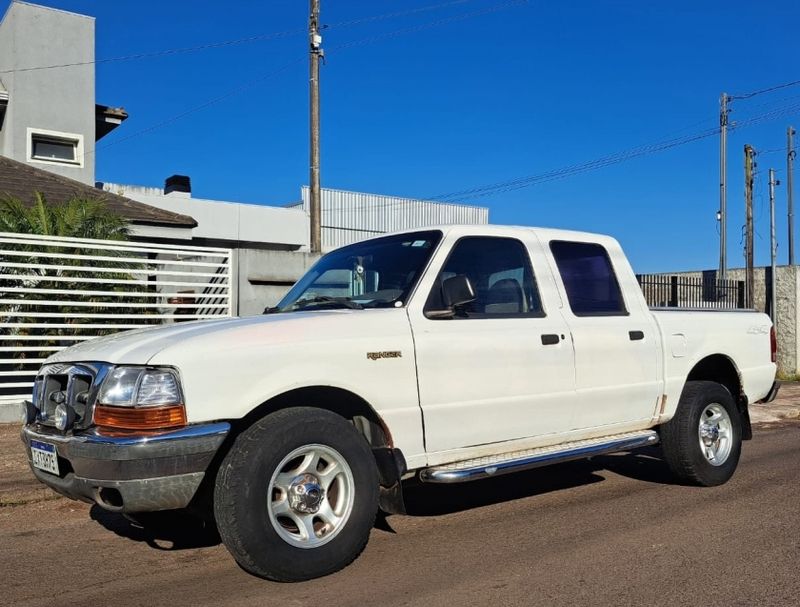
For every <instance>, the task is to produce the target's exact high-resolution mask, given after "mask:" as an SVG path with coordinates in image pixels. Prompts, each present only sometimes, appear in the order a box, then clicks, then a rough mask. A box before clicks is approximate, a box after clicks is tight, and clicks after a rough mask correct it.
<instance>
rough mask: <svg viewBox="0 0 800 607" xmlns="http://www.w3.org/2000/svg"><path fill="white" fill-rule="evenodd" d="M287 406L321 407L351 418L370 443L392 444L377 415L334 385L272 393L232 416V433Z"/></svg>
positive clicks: (372, 409)
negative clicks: (248, 408)
mask: <svg viewBox="0 0 800 607" xmlns="http://www.w3.org/2000/svg"><path fill="white" fill-rule="evenodd" d="M290 407H315V408H317V409H325V410H327V411H330V412H332V413H336V414H338V415H341V416H342V417H344V418H345V419H349V420H352V421H353V423H354V424H355V426H356V428H357V429H358V431H359V432H361V434H363V435H364V438H365V439H366V440H367V442H368V443H369V444H370V446H372V447H389V448H391V447H393V439H392V434H391V432H390V431H389V428H388V426H387V425H386V423H385V422H384V421H383V419H382V418H381V416H380V415H378V413H377V412H376V411H375V409H374V408H373V407H372V405H370V404H369V403H368V402H367V401H366V400H365V399H364V398H362V397H361V396H359V395H358V394H356V393H354V392H351V391H350V390H346V389H344V388H339V387H336V386H304V387H300V388H293V389H291V390H287V391H286V392H282V393H281V394H278V395H276V396H273V397H271V398H269V399H267V400H266V401H264V402H262V403H261V404H260V405H258V406H257V407H255V408H254V409H253V410H252V411H250V412H249V413H248V414H247V415H245V416H244V417H243V418H241V419H238V420H234V422H233V424H232V425H233V429H234V430H235V431H236V433H238V432H241V431H242V430H244V429H245V428H249V427H250V426H251V425H252V424H253V423H254V422H255V421H257V420H259V419H261V418H263V417H264V416H266V415H269V414H270V413H274V412H275V411H280V410H281V409H288V408H290Z"/></svg>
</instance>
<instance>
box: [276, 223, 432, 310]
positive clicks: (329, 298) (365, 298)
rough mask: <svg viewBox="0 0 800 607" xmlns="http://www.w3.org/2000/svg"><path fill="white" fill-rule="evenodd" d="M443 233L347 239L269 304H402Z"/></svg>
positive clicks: (292, 306)
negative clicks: (364, 239)
mask: <svg viewBox="0 0 800 607" xmlns="http://www.w3.org/2000/svg"><path fill="white" fill-rule="evenodd" d="M441 238H442V233H441V232H439V231H436V230H430V231H425V232H412V233H407V234H396V235H393V236H386V237H383V238H376V239H374V240H368V241H366V242H359V243H356V244H351V245H348V246H346V247H342V248H341V249H337V250H335V251H333V252H331V253H328V254H327V255H325V256H324V257H322V258H321V259H320V260H319V261H318V262H317V263H316V264H314V266H313V267H312V268H311V269H310V270H309V271H308V272H307V273H306V275H305V276H303V277H302V278H301V279H300V280H299V281H298V282H297V284H296V285H295V286H294V287H292V289H291V290H290V291H289V292H288V293H287V294H286V296H285V297H284V298H283V299H282V300H281V301H280V302H279V303H278V305H277V306H275V307H274V308H268V309H267V310H265V312H294V311H298V310H309V309H321V308H355V309H362V308H386V307H399V306H402V305H404V304H405V301H406V297H407V296H408V294H409V293H410V292H411V290H412V289H413V288H414V285H415V284H416V282H417V280H419V277H420V275H421V274H422V271H423V270H424V269H425V266H426V265H427V263H428V260H429V259H430V257H431V254H432V253H433V251H434V249H435V248H436V245H437V244H438V243H439V241H440V240H441Z"/></svg>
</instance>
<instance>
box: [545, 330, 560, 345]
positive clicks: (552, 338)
mask: <svg viewBox="0 0 800 607" xmlns="http://www.w3.org/2000/svg"><path fill="white" fill-rule="evenodd" d="M560 341H561V338H560V337H559V336H558V335H557V334H555V333H545V334H543V335H542V345H543V346H555V345H556V344H557V343H558V342H560Z"/></svg>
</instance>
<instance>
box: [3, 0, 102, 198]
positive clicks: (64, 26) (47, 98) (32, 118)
mask: <svg viewBox="0 0 800 607" xmlns="http://www.w3.org/2000/svg"><path fill="white" fill-rule="evenodd" d="M93 61H94V19H93V18H92V17H87V16H85V15H76V14H74V13H68V12H65V11H60V10H56V9H51V8H47V7H42V6H36V5H32V4H26V3H24V2H12V3H11V4H10V6H9V8H8V11H7V12H6V14H5V16H4V17H3V21H2V23H0V70H20V69H22V68H28V67H38V66H46V65H58V64H64V63H85V65H76V66H71V67H66V68H58V69H48V70H32V71H17V72H11V73H3V74H2V76H1V77H2V80H3V84H4V85H5V88H6V89H7V90H8V93H9V101H8V110H7V112H6V117H5V121H4V122H3V128H2V130H0V154H2V155H4V156H7V157H8V158H13V159H14V160H18V161H20V162H29V160H28V140H29V135H28V129H29V128H32V129H37V130H39V129H41V130H47V131H57V132H60V133H69V134H76V135H80V136H82V137H83V147H84V151H85V152H89V151H91V150H93V149H94V144H95V100H94V99H95V86H94V64H93V63H91V62H93ZM87 62H88V63H87ZM29 163H30V164H31V165H32V166H35V167H37V168H41V169H45V170H47V171H50V172H52V173H57V174H59V175H63V176H64V177H69V178H70V179H76V180H78V181H81V182H83V183H87V184H94V168H95V156H94V154H93V153H89V154H84V156H83V166H75V165H67V164H58V163H52V162H46V163H44V162H37V161H32V162H29Z"/></svg>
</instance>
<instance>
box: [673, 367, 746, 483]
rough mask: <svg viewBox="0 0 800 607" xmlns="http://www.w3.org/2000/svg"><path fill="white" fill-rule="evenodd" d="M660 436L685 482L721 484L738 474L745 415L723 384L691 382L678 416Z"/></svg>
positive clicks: (685, 390) (674, 470) (674, 466)
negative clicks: (737, 468)
mask: <svg viewBox="0 0 800 607" xmlns="http://www.w3.org/2000/svg"><path fill="white" fill-rule="evenodd" d="M659 434H660V436H661V446H662V451H663V453H664V458H665V459H666V460H667V464H669V467H670V469H671V470H672V472H673V473H674V474H675V475H676V476H677V477H678V478H679V479H680V480H682V481H684V482H689V483H692V484H695V485H702V486H707V487H710V486H714V485H721V484H723V483H725V482H727V481H728V479H730V478H731V476H733V473H734V472H735V471H736V467H737V465H738V463H739V456H740V454H741V449H742V422H741V415H740V413H739V411H738V409H737V408H736V403H735V402H734V400H733V397H732V396H731V394H730V392H728V390H727V389H726V388H725V387H724V386H722V385H720V384H717V383H715V382H710V381H690V382H687V383H686V386H685V387H684V389H683V393H682V394H681V399H680V402H679V403H678V410H677V411H676V412H675V416H674V417H673V418H672V419H671V420H670V421H669V422H667V423H666V424H664V425H662V426H661V428H660V429H659Z"/></svg>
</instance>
